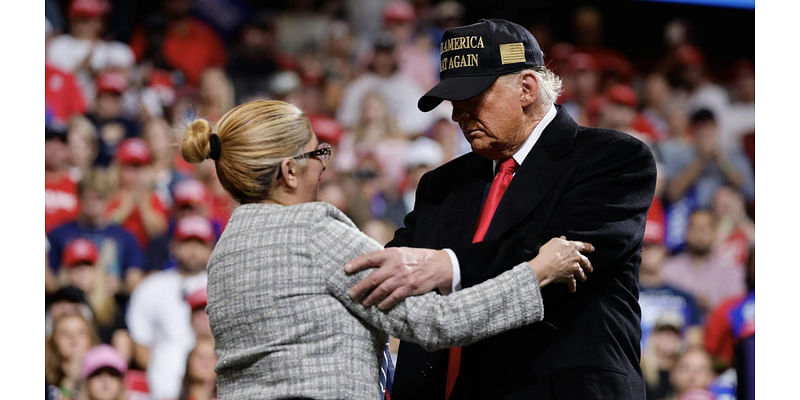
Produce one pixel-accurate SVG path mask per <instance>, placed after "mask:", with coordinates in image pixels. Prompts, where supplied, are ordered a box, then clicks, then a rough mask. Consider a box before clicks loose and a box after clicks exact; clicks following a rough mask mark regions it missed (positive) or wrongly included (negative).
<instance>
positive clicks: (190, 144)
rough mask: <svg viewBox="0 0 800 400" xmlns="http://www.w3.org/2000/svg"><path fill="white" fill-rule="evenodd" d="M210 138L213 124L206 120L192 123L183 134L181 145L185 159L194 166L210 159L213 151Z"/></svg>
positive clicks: (197, 120)
mask: <svg viewBox="0 0 800 400" xmlns="http://www.w3.org/2000/svg"><path fill="white" fill-rule="evenodd" d="M210 136H211V124H210V123H209V122H208V121H206V120H205V119H196V120H194V121H192V123H191V124H189V126H187V127H186V130H185V131H184V133H183V142H182V143H181V156H183V159H184V160H186V161H188V162H190V163H192V164H198V163H201V162H203V160H205V159H206V158H208V153H209V151H210V150H211V145H210V144H209V141H208V140H209V137H210Z"/></svg>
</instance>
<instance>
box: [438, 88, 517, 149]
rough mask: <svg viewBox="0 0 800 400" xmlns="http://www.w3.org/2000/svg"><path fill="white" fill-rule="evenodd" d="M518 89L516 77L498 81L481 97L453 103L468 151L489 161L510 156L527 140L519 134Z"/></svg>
mask: <svg viewBox="0 0 800 400" xmlns="http://www.w3.org/2000/svg"><path fill="white" fill-rule="evenodd" d="M521 94H522V87H521V85H520V84H519V78H518V76H517V75H514V76H510V77H505V76H501V77H500V78H498V79H497V80H496V81H495V82H494V83H493V84H492V86H490V87H489V88H488V89H486V90H485V91H484V92H483V93H481V94H478V95H476V96H473V97H471V98H469V99H467V100H463V101H453V102H452V103H453V115H452V118H453V121H455V122H456V123H458V125H459V126H460V127H461V131H462V132H463V133H464V137H465V138H466V139H467V141H468V142H469V144H470V146H471V147H472V151H474V152H476V153H478V154H480V155H481V156H483V157H485V158H488V159H490V160H501V159H504V158H508V157H510V156H512V155H513V154H514V153H515V152H516V151H517V149H519V147H520V146H522V143H523V142H524V141H525V138H526V137H527V136H526V134H527V133H528V132H522V128H523V124H522V123H523V112H522V105H521V102H520V96H521Z"/></svg>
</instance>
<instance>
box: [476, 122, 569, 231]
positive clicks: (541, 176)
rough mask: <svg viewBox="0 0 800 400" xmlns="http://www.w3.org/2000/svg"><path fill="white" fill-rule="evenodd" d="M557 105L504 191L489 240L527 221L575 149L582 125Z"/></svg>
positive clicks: (493, 219)
mask: <svg viewBox="0 0 800 400" xmlns="http://www.w3.org/2000/svg"><path fill="white" fill-rule="evenodd" d="M556 107H557V109H558V112H557V114H556V117H555V118H554V119H553V121H551V122H550V124H549V125H548V126H547V128H546V129H545V130H544V132H542V136H541V137H540V138H539V140H538V141H537V142H536V144H535V145H534V146H533V149H531V152H530V153H528V156H527V157H526V158H525V161H524V162H523V163H522V165H521V166H520V167H519V169H518V170H517V173H516V174H515V175H514V179H512V180H511V184H509V186H508V189H506V192H505V194H503V198H502V200H500V204H499V205H498V206H497V211H495V214H494V218H492V224H491V225H490V226H489V231H488V232H487V233H486V239H496V238H499V237H502V236H503V235H504V234H505V233H506V232H508V231H509V230H510V229H511V228H513V227H514V225H516V224H517V223H518V222H519V221H521V220H523V219H524V218H525V217H526V216H527V215H528V214H530V213H531V212H532V211H533V210H534V209H535V208H536V206H537V205H538V204H539V202H540V201H541V200H542V198H543V197H544V195H545V194H546V193H547V192H548V190H550V187H551V186H552V185H553V183H554V182H555V181H556V178H557V177H558V173H559V169H560V168H559V167H560V164H561V158H562V157H563V155H564V154H565V153H566V152H567V151H569V149H570V148H571V146H572V141H573V140H574V139H575V135H576V134H577V131H578V124H577V123H575V121H574V120H573V119H572V118H571V117H570V116H569V114H567V111H566V110H565V109H564V108H563V107H561V106H556Z"/></svg>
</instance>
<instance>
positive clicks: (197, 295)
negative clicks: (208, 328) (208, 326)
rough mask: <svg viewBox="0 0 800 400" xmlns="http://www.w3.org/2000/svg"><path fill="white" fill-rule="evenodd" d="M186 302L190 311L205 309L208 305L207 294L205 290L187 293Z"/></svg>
mask: <svg viewBox="0 0 800 400" xmlns="http://www.w3.org/2000/svg"><path fill="white" fill-rule="evenodd" d="M186 302H187V303H189V307H190V308H191V309H192V311H197V310H202V309H205V308H206V304H208V294H207V293H206V288H200V289H197V290H195V291H194V292H191V293H189V294H188V295H187V296H186Z"/></svg>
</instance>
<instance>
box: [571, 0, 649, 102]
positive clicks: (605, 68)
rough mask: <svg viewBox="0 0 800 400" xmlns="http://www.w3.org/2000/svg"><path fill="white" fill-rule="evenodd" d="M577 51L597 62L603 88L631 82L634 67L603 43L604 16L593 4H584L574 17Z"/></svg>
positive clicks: (573, 24)
mask: <svg viewBox="0 0 800 400" xmlns="http://www.w3.org/2000/svg"><path fill="white" fill-rule="evenodd" d="M572 30H573V34H574V35H575V36H574V37H575V48H576V51H580V52H583V53H587V54H589V55H591V56H592V58H593V59H594V60H595V62H596V63H597V68H598V71H599V72H600V74H601V75H602V79H603V83H602V84H601V90H602V89H604V88H605V87H608V86H610V85H611V84H614V83H625V82H629V81H630V80H631V78H632V77H633V73H634V69H633V65H631V62H630V61H629V60H628V59H627V58H625V56H624V55H623V54H622V53H621V52H619V51H617V50H615V49H613V48H609V47H607V46H606V45H605V44H604V43H603V39H604V37H603V16H602V14H601V13H600V11H599V10H598V9H597V8H595V7H593V6H582V7H579V8H578V9H577V10H575V13H574V14H573V18H572Z"/></svg>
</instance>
